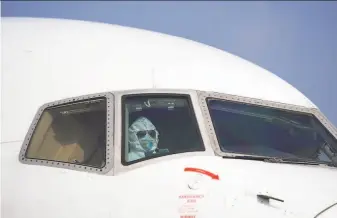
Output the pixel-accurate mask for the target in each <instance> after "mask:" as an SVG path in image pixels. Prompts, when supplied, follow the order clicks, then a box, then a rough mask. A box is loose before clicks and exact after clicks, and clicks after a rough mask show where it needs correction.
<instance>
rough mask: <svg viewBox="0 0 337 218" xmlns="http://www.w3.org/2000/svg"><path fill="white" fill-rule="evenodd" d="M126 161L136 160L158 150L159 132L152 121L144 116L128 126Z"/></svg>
mask: <svg viewBox="0 0 337 218" xmlns="http://www.w3.org/2000/svg"><path fill="white" fill-rule="evenodd" d="M128 137H129V153H128V161H133V160H138V159H141V158H144V157H146V156H147V155H149V154H154V153H156V151H157V150H158V141H159V138H158V137H159V133H158V131H157V129H156V127H155V126H154V125H153V124H152V122H151V121H150V120H149V119H147V118H145V117H140V118H138V119H137V120H136V121H135V122H133V124H132V125H131V126H130V127H129V136H128Z"/></svg>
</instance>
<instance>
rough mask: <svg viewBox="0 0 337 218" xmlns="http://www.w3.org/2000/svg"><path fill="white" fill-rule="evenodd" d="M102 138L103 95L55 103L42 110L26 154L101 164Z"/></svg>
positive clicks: (33, 157) (77, 162)
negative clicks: (62, 103) (77, 100)
mask: <svg viewBox="0 0 337 218" xmlns="http://www.w3.org/2000/svg"><path fill="white" fill-rule="evenodd" d="M105 140H106V100H105V98H99V99H92V100H88V101H82V102H77V103H69V104H65V105H59V106H55V107H50V108H47V109H46V110H44V112H43V114H42V116H41V118H40V120H39V122H38V125H37V127H36V129H35V131H34V133H33V136H32V139H31V140H30V144H29V147H28V150H27V154H26V156H27V158H32V159H40V160H50V161H58V162H64V163H76V164H79V165H85V166H91V167H96V168H101V167H103V166H104V165H105V147H106V143H105Z"/></svg>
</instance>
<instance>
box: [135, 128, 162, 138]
mask: <svg viewBox="0 0 337 218" xmlns="http://www.w3.org/2000/svg"><path fill="white" fill-rule="evenodd" d="M146 134H149V135H150V136H151V137H152V138H156V135H157V132H156V131H155V130H142V131H138V132H137V133H136V135H137V137H138V138H139V139H140V138H144V137H145V136H146Z"/></svg>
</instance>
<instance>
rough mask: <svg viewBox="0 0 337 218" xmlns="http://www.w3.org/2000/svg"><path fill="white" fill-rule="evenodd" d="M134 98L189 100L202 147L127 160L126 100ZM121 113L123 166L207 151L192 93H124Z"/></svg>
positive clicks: (190, 110) (190, 111)
mask: <svg viewBox="0 0 337 218" xmlns="http://www.w3.org/2000/svg"><path fill="white" fill-rule="evenodd" d="M130 97H131V98H132V97H157V98H170V97H171V98H179V97H180V98H184V99H186V100H187V103H188V107H189V113H190V115H191V116H192V118H193V119H194V121H193V124H194V125H195V126H196V127H197V134H198V137H199V139H200V142H201V144H202V146H201V149H200V150H195V151H189V152H179V153H169V154H166V155H160V156H158V157H155V158H154V157H145V158H141V159H139V160H134V161H130V162H127V161H126V160H125V143H126V142H125V132H124V129H125V100H126V99H127V98H130ZM121 115H122V118H121V129H122V133H121V152H120V153H121V157H120V158H121V161H120V163H121V164H122V166H124V167H128V166H130V165H133V164H137V163H141V162H144V161H148V160H153V159H158V158H161V157H165V156H170V155H175V154H182V153H191V152H205V151H206V147H205V142H204V139H203V137H202V134H201V130H200V127H199V123H198V120H197V119H198V118H197V116H196V113H195V110H194V107H193V102H192V99H191V96H190V94H188V93H184V94H182V93H132V94H123V95H122V96H121Z"/></svg>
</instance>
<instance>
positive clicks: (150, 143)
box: [139, 134, 157, 152]
mask: <svg viewBox="0 0 337 218" xmlns="http://www.w3.org/2000/svg"><path fill="white" fill-rule="evenodd" d="M139 144H140V145H141V146H142V148H143V149H144V151H145V152H149V151H153V150H155V149H156V147H157V143H156V140H155V138H153V137H151V136H150V135H149V134H146V135H145V136H144V137H142V138H139Z"/></svg>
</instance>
